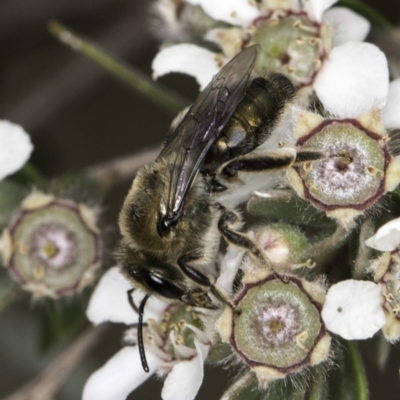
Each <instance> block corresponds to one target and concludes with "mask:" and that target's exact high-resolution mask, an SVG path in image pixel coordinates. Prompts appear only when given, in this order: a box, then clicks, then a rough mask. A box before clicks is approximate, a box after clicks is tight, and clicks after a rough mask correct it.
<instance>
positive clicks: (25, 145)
mask: <svg viewBox="0 0 400 400" xmlns="http://www.w3.org/2000/svg"><path fill="white" fill-rule="evenodd" d="M32 149H33V146H32V143H31V140H30V138H29V135H28V134H27V133H26V132H25V131H24V129H23V128H22V127H21V126H19V125H16V124H13V123H11V122H8V121H4V120H0V181H1V180H2V179H4V178H5V177H6V176H8V175H11V174H13V173H14V172H17V171H18V170H19V169H20V168H21V167H22V166H23V165H24V164H25V163H26V161H27V160H28V158H29V156H30V154H31V152H32Z"/></svg>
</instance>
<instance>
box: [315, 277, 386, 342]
mask: <svg viewBox="0 0 400 400" xmlns="http://www.w3.org/2000/svg"><path fill="white" fill-rule="evenodd" d="M383 302H384V297H383V295H382V293H381V288H380V286H379V285H377V284H376V283H374V282H368V281H357V280H353V279H349V280H347V281H342V282H339V283H337V284H335V285H333V286H332V287H331V288H330V289H329V290H328V293H327V295H326V300H325V304H324V307H323V309H322V319H323V320H324V322H325V325H326V328H327V329H328V330H329V331H331V332H333V333H336V334H338V335H339V336H341V337H342V338H344V339H347V340H358V339H368V338H370V337H372V336H373V335H374V334H375V333H376V332H378V331H379V329H381V328H382V327H383V326H384V325H385V322H386V318H385V313H384V312H383V308H382V305H383Z"/></svg>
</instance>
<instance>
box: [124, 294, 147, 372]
mask: <svg viewBox="0 0 400 400" xmlns="http://www.w3.org/2000/svg"><path fill="white" fill-rule="evenodd" d="M134 290H135V289H130V290H128V300H129V304H130V305H131V307H132V308H133V309H134V310H135V311H136V312H137V313H138V314H139V322H138V324H137V335H138V346H139V354H140V360H141V361H142V367H143V370H144V371H145V372H149V371H150V369H149V366H148V364H147V360H146V353H145V351H144V344H143V313H144V306H145V305H146V301H147V299H148V298H149V297H150V296H149V295H148V294H146V296H144V297H143V299H142V301H141V303H140V306H139V308H137V306H136V304H135V303H134V301H133V297H132V293H133V291H134Z"/></svg>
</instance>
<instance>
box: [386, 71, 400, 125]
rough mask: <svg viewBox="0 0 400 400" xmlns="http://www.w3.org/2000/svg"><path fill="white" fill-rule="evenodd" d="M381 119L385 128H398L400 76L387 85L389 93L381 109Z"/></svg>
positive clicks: (399, 123) (399, 118) (399, 121)
mask: <svg viewBox="0 0 400 400" xmlns="http://www.w3.org/2000/svg"><path fill="white" fill-rule="evenodd" d="M382 120H383V125H385V128H388V129H396V128H397V129H398V128H400V78H398V79H396V80H395V81H393V82H391V83H390V85H389V94H388V97H387V102H386V106H385V108H384V109H383V115H382Z"/></svg>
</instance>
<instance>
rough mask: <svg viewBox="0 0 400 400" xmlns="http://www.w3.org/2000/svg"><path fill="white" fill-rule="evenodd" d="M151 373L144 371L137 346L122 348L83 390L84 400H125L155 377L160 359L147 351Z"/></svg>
mask: <svg viewBox="0 0 400 400" xmlns="http://www.w3.org/2000/svg"><path fill="white" fill-rule="evenodd" d="M146 358H147V363H148V365H149V368H150V372H148V373H146V372H144V371H143V368H142V363H141V361H140V356H139V350H138V348H137V346H132V347H130V346H127V347H124V348H122V349H121V350H120V351H119V352H118V353H117V354H115V355H114V356H113V357H112V358H110V359H109V360H108V361H107V363H106V364H104V365H103V367H101V368H100V369H98V370H97V371H96V372H94V373H93V374H92V375H91V376H90V377H89V379H88V380H87V382H86V384H85V387H84V388H83V395H82V400H124V399H126V398H127V396H128V395H129V393H130V392H132V390H134V389H136V388H137V387H138V386H140V385H141V384H142V383H143V382H144V381H146V380H147V379H148V378H150V376H151V375H153V374H154V373H155V372H156V371H157V369H158V366H159V365H160V363H161V361H160V359H159V358H158V357H157V356H155V355H154V354H153V353H151V352H150V351H146Z"/></svg>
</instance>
